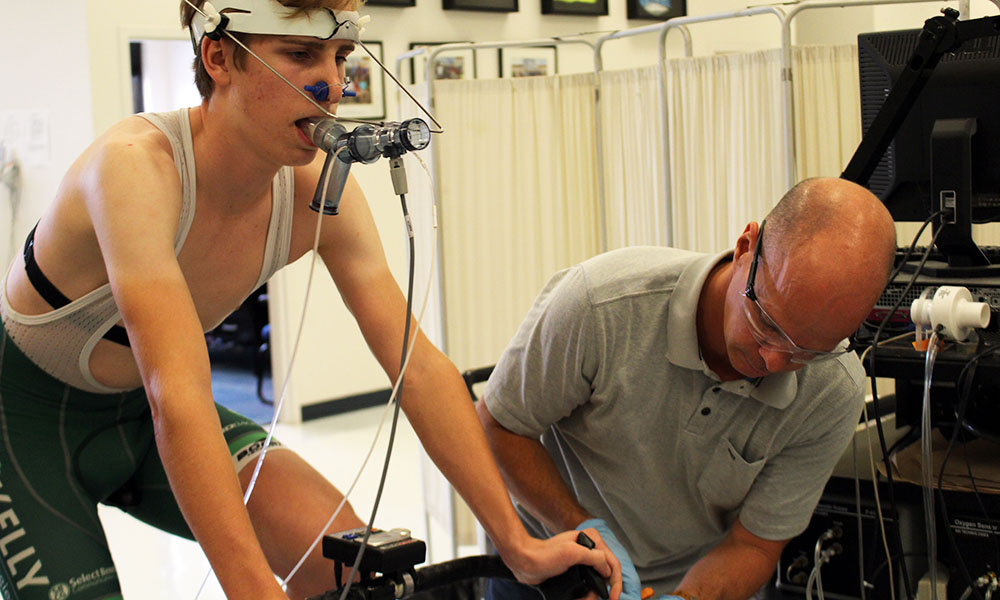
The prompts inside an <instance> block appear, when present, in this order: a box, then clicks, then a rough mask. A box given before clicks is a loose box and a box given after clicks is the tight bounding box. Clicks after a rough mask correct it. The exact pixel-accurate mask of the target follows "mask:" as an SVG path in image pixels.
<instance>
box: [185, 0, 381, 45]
mask: <svg viewBox="0 0 1000 600" xmlns="http://www.w3.org/2000/svg"><path fill="white" fill-rule="evenodd" d="M293 14H295V10H294V9H292V8H289V7H287V6H285V5H283V4H281V3H279V2H278V1H277V0H215V1H214V2H205V3H204V5H203V6H202V7H201V10H200V11H196V12H195V14H194V17H193V18H192V19H191V41H192V42H194V44H195V49H196V51H197V48H198V46H199V45H200V42H201V39H202V36H205V35H207V36H209V37H210V38H212V39H219V36H221V35H222V32H223V31H230V32H239V33H259V34H265V35H303V36H309V37H315V38H319V39H321V40H328V39H335V40H350V41H352V42H358V41H360V36H361V32H362V31H363V30H364V27H363V25H364V24H365V23H366V22H367V21H368V17H367V16H365V17H361V16H360V15H359V14H358V13H357V12H356V11H348V10H337V11H335V10H330V9H329V8H324V9H321V10H314V11H311V12H310V13H302V14H298V15H296V16H294V17H293V16H291V15H293Z"/></svg>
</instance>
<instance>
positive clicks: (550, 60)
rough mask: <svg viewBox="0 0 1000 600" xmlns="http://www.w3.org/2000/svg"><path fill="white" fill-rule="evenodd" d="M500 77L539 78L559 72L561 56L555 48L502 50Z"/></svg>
mask: <svg viewBox="0 0 1000 600" xmlns="http://www.w3.org/2000/svg"><path fill="white" fill-rule="evenodd" d="M499 56H500V70H499V73H500V77H539V76H543V75H555V74H556V73H558V72H559V54H558V53H557V52H556V47H555V46H537V47H531V48H501V49H500V50H499Z"/></svg>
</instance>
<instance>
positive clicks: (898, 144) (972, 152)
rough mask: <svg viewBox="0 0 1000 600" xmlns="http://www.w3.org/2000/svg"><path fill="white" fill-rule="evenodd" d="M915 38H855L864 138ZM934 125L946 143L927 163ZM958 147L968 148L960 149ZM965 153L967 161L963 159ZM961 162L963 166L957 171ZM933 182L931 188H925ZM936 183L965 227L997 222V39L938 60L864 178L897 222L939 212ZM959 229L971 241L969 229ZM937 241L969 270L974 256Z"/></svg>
mask: <svg viewBox="0 0 1000 600" xmlns="http://www.w3.org/2000/svg"><path fill="white" fill-rule="evenodd" d="M920 32H921V30H918V29H913V30H904V31H887V32H878V33H866V34H861V35H859V36H858V60H859V67H860V83H861V119H862V127H863V129H864V131H865V132H867V131H868V128H869V127H870V126H871V124H872V122H873V120H874V119H875V116H876V115H877V114H878V111H879V109H880V108H881V106H882V104H883V103H884V101H885V99H886V97H887V96H888V95H889V92H890V90H891V89H892V87H893V85H894V84H895V83H896V82H897V81H898V78H899V76H900V74H901V73H902V72H903V70H904V66H905V65H906V64H907V62H908V61H909V60H910V59H911V58H912V56H911V55H912V54H913V51H914V49H915V48H916V47H917V42H918V36H919V34H920ZM956 120H966V121H956ZM967 120H971V122H970V121H967ZM935 124H937V126H938V128H939V132H940V133H941V136H940V137H941V138H943V139H946V141H945V142H944V143H943V145H940V146H938V148H939V149H938V152H937V154H936V155H935V156H934V160H933V161H932V151H931V148H932V140H933V137H934V136H933V135H932V134H933V131H934V128H935ZM973 131H974V133H972V132H973ZM970 135H971V137H969V136H970ZM963 138H965V141H963ZM947 140H950V141H947ZM963 144H964V145H965V146H967V147H968V150H963ZM966 152H967V153H968V157H967V159H963V157H962V156H961V155H962V154H963V153H966ZM963 160H968V163H969V164H968V165H966V166H963V164H962V161H963ZM963 170H965V171H966V174H965V175H963V173H962V171H963ZM969 172H971V178H970V177H969V175H968V173H969ZM969 179H971V181H969ZM935 180H937V182H938V184H937V185H932V182H934V181H935ZM942 182H944V184H943V185H944V187H945V188H949V189H950V188H952V187H957V188H959V194H958V196H959V198H957V200H956V201H957V202H958V203H959V208H960V209H961V208H962V204H963V203H965V206H966V210H967V211H970V212H971V221H972V222H974V223H986V222H993V221H1000V36H997V35H995V36H992V37H985V38H979V39H974V40H970V41H968V42H966V43H965V44H963V45H962V46H961V47H960V48H959V49H958V50H957V51H955V52H951V53H948V54H945V55H944V56H943V57H942V58H941V61H940V62H939V63H938V65H937V67H936V68H935V69H934V71H933V73H932V74H931V76H930V78H929V79H928V80H927V82H926V84H925V86H924V88H923V90H922V91H921V93H920V94H919V96H918V97H917V99H916V101H915V103H914V104H913V107H912V108H911V110H910V111H909V114H908V115H907V116H906V118H905V119H904V120H903V121H902V124H901V125H900V127H899V130H898V131H897V133H896V134H895V136H894V137H893V141H892V143H891V144H890V146H889V147H888V149H887V150H886V151H885V154H884V155H883V156H882V158H881V161H880V162H879V164H878V167H877V168H876V169H875V171H874V173H873V174H872V176H871V177H870V179H869V180H868V188H869V189H870V190H871V191H872V192H873V193H875V195H877V196H878V197H879V198H880V199H881V200H882V201H883V202H884V203H885V204H886V206H887V207H888V208H889V211H890V212H891V213H892V216H893V218H894V219H895V220H896V221H917V222H922V221H924V220H925V219H927V217H928V216H930V215H931V214H932V213H933V212H934V211H935V210H937V209H939V208H940V205H941V201H942V193H941V189H942ZM935 187H936V188H937V189H938V191H937V192H935V190H934V188H935ZM966 187H967V188H968V189H965V188H966ZM963 196H964V197H963ZM947 199H948V197H945V200H947ZM936 225H940V223H938V224H936ZM961 227H962V224H961V223H959V224H958V228H961ZM965 228H966V229H969V234H968V236H969V237H968V240H969V243H971V229H970V226H969V224H968V223H966V224H965ZM943 238H944V239H943V240H942V238H940V237H939V242H938V246H939V248H940V249H941V250H942V251H943V252H944V253H945V254H946V255H948V259H949V260H948V262H949V264H955V265H957V266H965V265H967V264H976V262H975V261H976V260H977V259H976V258H975V257H973V258H969V257H966V256H961V255H962V254H963V253H964V252H965V250H966V249H963V248H960V247H959V246H960V244H959V246H954V247H949V243H948V238H949V236H948V235H944V236H943ZM942 241H943V242H944V243H942ZM951 254H955V256H954V257H952V256H951ZM969 261H972V262H969ZM980 264H981V263H980Z"/></svg>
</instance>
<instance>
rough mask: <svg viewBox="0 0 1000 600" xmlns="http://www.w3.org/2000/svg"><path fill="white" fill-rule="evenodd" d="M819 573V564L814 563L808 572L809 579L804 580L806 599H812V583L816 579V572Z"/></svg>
mask: <svg viewBox="0 0 1000 600" xmlns="http://www.w3.org/2000/svg"><path fill="white" fill-rule="evenodd" d="M817 573H819V565H818V564H814V565H813V568H812V571H810V572H809V579H808V580H807V581H806V600H812V597H813V584H814V583H815V581H816V574H817Z"/></svg>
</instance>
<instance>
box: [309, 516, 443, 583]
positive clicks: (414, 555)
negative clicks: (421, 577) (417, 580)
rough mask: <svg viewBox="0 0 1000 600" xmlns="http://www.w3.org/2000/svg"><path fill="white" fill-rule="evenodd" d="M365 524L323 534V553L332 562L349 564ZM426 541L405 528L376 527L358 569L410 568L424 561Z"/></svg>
mask: <svg viewBox="0 0 1000 600" xmlns="http://www.w3.org/2000/svg"><path fill="white" fill-rule="evenodd" d="M365 529H366V528H365V527H358V528H357V529H348V530H347V531H340V532H337V533H334V534H330V535H327V536H324V537H323V556H325V557H326V558H329V559H332V560H334V561H335V562H339V563H343V564H347V565H350V564H353V562H354V560H355V557H356V556H357V554H358V550H360V549H361V542H362V540H364V538H365ZM426 555H427V545H426V544H425V543H424V542H422V541H420V540H418V539H415V538H412V537H410V531H409V530H408V529H390V530H383V529H376V528H372V532H371V535H370V536H369V537H368V543H367V545H366V548H365V554H364V556H362V557H361V564H360V565H359V567H358V568H359V570H360V571H362V572H367V571H376V572H378V573H393V572H396V571H405V570H407V569H412V568H413V566H414V565H416V564H419V563H422V562H424V560H425V558H426Z"/></svg>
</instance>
